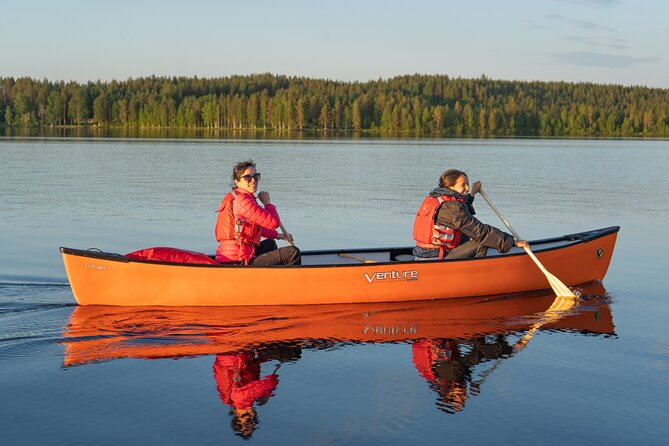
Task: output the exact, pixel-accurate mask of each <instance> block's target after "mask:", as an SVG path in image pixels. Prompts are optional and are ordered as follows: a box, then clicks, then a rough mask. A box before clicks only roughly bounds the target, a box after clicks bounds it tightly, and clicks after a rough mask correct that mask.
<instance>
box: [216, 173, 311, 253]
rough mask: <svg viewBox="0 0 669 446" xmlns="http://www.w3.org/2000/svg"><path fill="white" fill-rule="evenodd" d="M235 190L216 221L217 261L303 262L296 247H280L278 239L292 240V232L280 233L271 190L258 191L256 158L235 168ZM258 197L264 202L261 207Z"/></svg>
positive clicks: (222, 202) (220, 208)
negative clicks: (270, 195)
mask: <svg viewBox="0 0 669 446" xmlns="http://www.w3.org/2000/svg"><path fill="white" fill-rule="evenodd" d="M232 182H233V187H232V192H230V193H228V194H226V195H225V197H223V201H221V205H220V206H219V207H218V211H217V212H218V218H217V221H216V229H215V233H216V240H218V242H219V245H218V249H217V250H216V261H217V262H221V263H227V262H237V263H244V264H245V265H299V264H300V263H301V256H300V250H299V249H298V248H296V247H295V246H286V247H283V248H279V249H277V246H276V242H275V241H274V240H276V239H279V240H285V241H288V242H292V237H291V235H290V234H279V233H278V232H277V230H276V228H278V227H279V225H280V224H281V220H280V219H279V214H278V213H277V211H276V207H275V206H274V205H273V204H272V203H271V202H270V198H269V194H268V193H267V192H264V191H261V192H258V196H257V198H256V195H255V193H256V191H257V190H258V183H259V182H260V172H257V171H256V165H255V163H254V162H253V160H247V161H242V162H241V163H238V164H237V165H236V166H235V167H234V168H233V169H232ZM258 200H260V202H261V203H262V204H263V206H260V205H259V204H258ZM261 238H264V239H265V240H263V241H262V242H261V241H260V240H261Z"/></svg>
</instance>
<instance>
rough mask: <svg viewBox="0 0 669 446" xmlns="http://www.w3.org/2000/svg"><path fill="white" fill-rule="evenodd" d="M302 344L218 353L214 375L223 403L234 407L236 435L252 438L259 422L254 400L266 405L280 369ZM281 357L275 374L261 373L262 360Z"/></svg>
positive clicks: (299, 351) (277, 380)
mask: <svg viewBox="0 0 669 446" xmlns="http://www.w3.org/2000/svg"><path fill="white" fill-rule="evenodd" d="M300 355H301V350H300V348H299V347H290V346H278V347H276V346H275V347H269V348H266V349H264V350H262V351H260V350H253V351H250V352H242V353H236V354H229V355H216V359H215V361H214V379H215V380H216V388H217V390H218V394H219V397H220V398H221V401H222V402H223V404H226V405H228V406H229V407H230V408H231V411H230V415H232V420H231V422H230V424H231V426H232V429H233V431H234V432H235V434H236V435H239V436H240V437H242V438H244V439H249V438H251V436H252V435H253V433H254V432H255V429H256V426H257V424H258V414H257V412H256V408H255V407H254V404H255V403H257V404H259V405H263V404H265V403H267V401H268V400H269V398H270V397H272V396H274V391H275V390H276V387H277V385H278V384H279V377H278V376H277V371H278V369H279V367H280V365H281V364H282V363H284V362H287V361H295V360H297V359H299V357H300ZM273 360H277V361H278V364H277V365H276V367H275V368H274V370H273V371H272V373H271V374H269V375H266V376H264V377H261V370H260V369H261V367H260V366H261V364H262V363H264V362H268V361H273Z"/></svg>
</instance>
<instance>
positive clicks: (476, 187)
mask: <svg viewBox="0 0 669 446" xmlns="http://www.w3.org/2000/svg"><path fill="white" fill-rule="evenodd" d="M480 190H481V182H480V181H474V183H472V187H471V189H469V195H471V196H472V197H473V196H474V195H476V194H478V193H479V191H480Z"/></svg>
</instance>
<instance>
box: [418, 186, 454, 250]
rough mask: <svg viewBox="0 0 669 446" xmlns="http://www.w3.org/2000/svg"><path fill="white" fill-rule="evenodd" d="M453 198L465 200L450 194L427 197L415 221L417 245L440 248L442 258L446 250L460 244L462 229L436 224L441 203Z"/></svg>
mask: <svg viewBox="0 0 669 446" xmlns="http://www.w3.org/2000/svg"><path fill="white" fill-rule="evenodd" d="M452 200H455V201H459V202H461V203H464V200H462V199H460V198H456V197H453V196H450V195H441V196H440V197H430V196H428V197H425V199H424V200H423V202H422V203H421V205H420V207H419V208H418V211H417V212H416V219H415V220H414V222H413V238H414V240H416V246H418V247H420V248H427V249H439V258H440V259H441V258H443V256H444V250H451V249H453V248H455V247H456V246H458V245H459V244H460V236H461V232H460V231H458V230H456V229H452V228H449V227H447V226H440V225H436V224H435V216H436V214H437V211H438V210H439V207H440V206H441V204H442V203H443V202H444V201H452Z"/></svg>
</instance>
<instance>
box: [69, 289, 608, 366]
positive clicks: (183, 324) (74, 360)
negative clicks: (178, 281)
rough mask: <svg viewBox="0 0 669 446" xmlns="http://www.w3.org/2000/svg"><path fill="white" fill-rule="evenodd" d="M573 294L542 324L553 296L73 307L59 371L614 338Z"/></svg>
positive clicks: (596, 297)
mask: <svg viewBox="0 0 669 446" xmlns="http://www.w3.org/2000/svg"><path fill="white" fill-rule="evenodd" d="M575 291H577V293H579V294H581V295H582V296H583V297H582V299H581V300H580V302H579V303H578V304H577V305H575V306H574V307H573V308H571V309H570V310H568V311H566V312H565V313H564V315H562V314H560V315H559V317H552V318H551V319H550V320H547V321H543V322H542V319H541V315H542V314H544V312H546V311H547V310H549V309H550V308H551V305H552V304H553V302H554V299H555V296H554V295H552V294H546V293H542V294H538V293H535V294H529V295H514V296H498V297H488V298H467V299H448V300H436V301H414V302H397V303H376V304H341V305H304V306H254V307H114V306H78V307H76V308H75V309H74V310H73V312H72V315H71V316H70V322H69V324H68V326H67V327H66V329H65V330H64V333H63V336H64V339H63V341H62V343H63V344H64V346H65V352H64V361H63V364H64V366H65V367H69V366H75V365H81V364H86V363H92V362H99V361H108V360H112V359H117V358H173V357H182V356H195V355H211V354H230V353H235V352H242V351H248V350H249V349H252V348H255V347H258V346H267V345H272V344H277V343H279V344H283V345H295V346H302V347H308V346H310V345H318V343H323V342H324V343H336V342H370V343H377V342H408V341H412V340H417V339H474V338H477V337H480V336H484V335H488V334H501V333H510V332H519V331H529V330H531V332H533V331H534V330H536V329H541V330H544V329H557V330H574V331H587V332H593V333H602V334H614V325H613V319H612V316H611V311H610V309H609V306H608V304H607V298H606V297H605V290H604V288H603V286H602V285H601V284H600V283H591V284H587V285H583V286H581V287H580V288H576V289H575Z"/></svg>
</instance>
